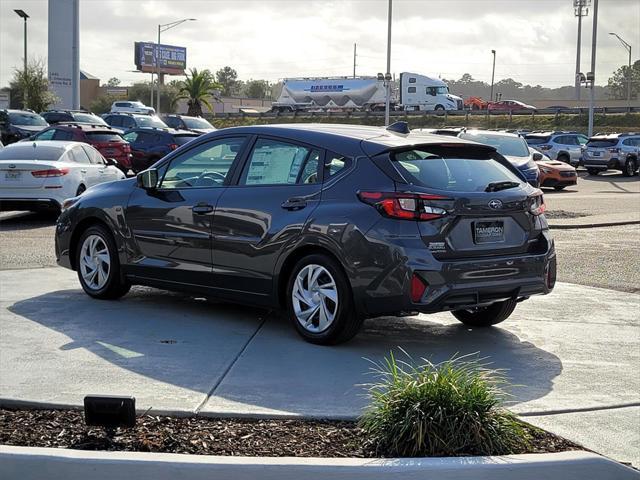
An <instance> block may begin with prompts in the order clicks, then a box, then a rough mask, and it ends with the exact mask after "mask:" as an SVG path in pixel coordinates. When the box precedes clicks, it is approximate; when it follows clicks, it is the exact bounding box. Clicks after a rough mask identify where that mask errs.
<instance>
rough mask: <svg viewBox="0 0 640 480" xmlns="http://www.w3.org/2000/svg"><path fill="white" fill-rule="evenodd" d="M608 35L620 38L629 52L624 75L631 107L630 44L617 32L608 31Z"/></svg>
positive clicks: (628, 101)
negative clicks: (627, 66) (627, 67)
mask: <svg viewBox="0 0 640 480" xmlns="http://www.w3.org/2000/svg"><path fill="white" fill-rule="evenodd" d="M609 35H613V36H614V37H616V38H617V39H618V40H620V43H621V44H622V46H623V47H624V48H626V49H627V51H628V52H629V69H628V70H627V74H626V75H625V76H626V77H627V105H628V106H629V108H631V45H629V44H628V43H627V42H625V41H624V40H623V39H621V38H620V35H618V34H617V33H613V32H610V33H609Z"/></svg>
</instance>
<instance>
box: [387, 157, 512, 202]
mask: <svg viewBox="0 0 640 480" xmlns="http://www.w3.org/2000/svg"><path fill="white" fill-rule="evenodd" d="M393 159H394V160H395V161H394V164H395V165H396V168H397V169H398V170H399V171H400V173H401V174H402V175H403V176H404V177H405V179H407V181H409V182H410V183H413V184H415V185H420V186H423V187H427V188H435V189H438V190H450V191H455V192H484V191H485V190H486V188H487V186H488V185H489V184H490V183H497V182H515V183H517V184H518V185H519V184H521V183H522V180H521V179H520V178H518V177H517V176H516V175H515V174H514V173H513V172H511V171H510V170H509V169H508V168H507V167H505V166H504V165H501V164H500V163H499V162H497V161H496V160H494V159H492V158H476V159H472V158H458V157H455V158H454V157H442V156H439V155H434V154H432V153H429V152H426V151H423V150H409V151H406V152H398V153H396V154H394V156H393Z"/></svg>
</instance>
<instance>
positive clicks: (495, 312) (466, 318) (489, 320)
mask: <svg viewBox="0 0 640 480" xmlns="http://www.w3.org/2000/svg"><path fill="white" fill-rule="evenodd" d="M516 305H517V302H516V300H513V299H512V300H504V301H502V302H496V303H493V304H491V305H489V306H488V307H477V308H469V309H467V310H455V311H453V312H451V313H452V314H453V316H454V317H456V318H457V319H458V320H460V321H461V322H462V323H464V324H465V325H469V326H472V327H490V326H491V325H496V324H498V323H500V322H504V321H505V320H506V319H507V318H509V316H510V315H511V314H512V313H513V311H514V310H515V308H516Z"/></svg>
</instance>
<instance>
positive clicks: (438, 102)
mask: <svg viewBox="0 0 640 480" xmlns="http://www.w3.org/2000/svg"><path fill="white" fill-rule="evenodd" d="M399 91H400V98H399V103H400V105H401V107H402V108H403V109H404V110H438V111H444V110H462V109H464V102H463V101H462V98H460V97H458V96H456V95H451V94H450V93H449V87H448V86H447V84H446V83H444V82H443V81H442V80H440V79H437V78H431V77H427V76H425V75H418V74H417V73H410V72H402V73H401V74H400V88H399Z"/></svg>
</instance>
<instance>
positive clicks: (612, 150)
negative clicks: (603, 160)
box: [607, 148, 620, 153]
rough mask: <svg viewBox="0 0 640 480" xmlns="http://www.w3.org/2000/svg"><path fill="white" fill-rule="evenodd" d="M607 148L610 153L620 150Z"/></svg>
mask: <svg viewBox="0 0 640 480" xmlns="http://www.w3.org/2000/svg"><path fill="white" fill-rule="evenodd" d="M607 150H609V153H618V152H619V151H620V149H619V148H608V149H607Z"/></svg>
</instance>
